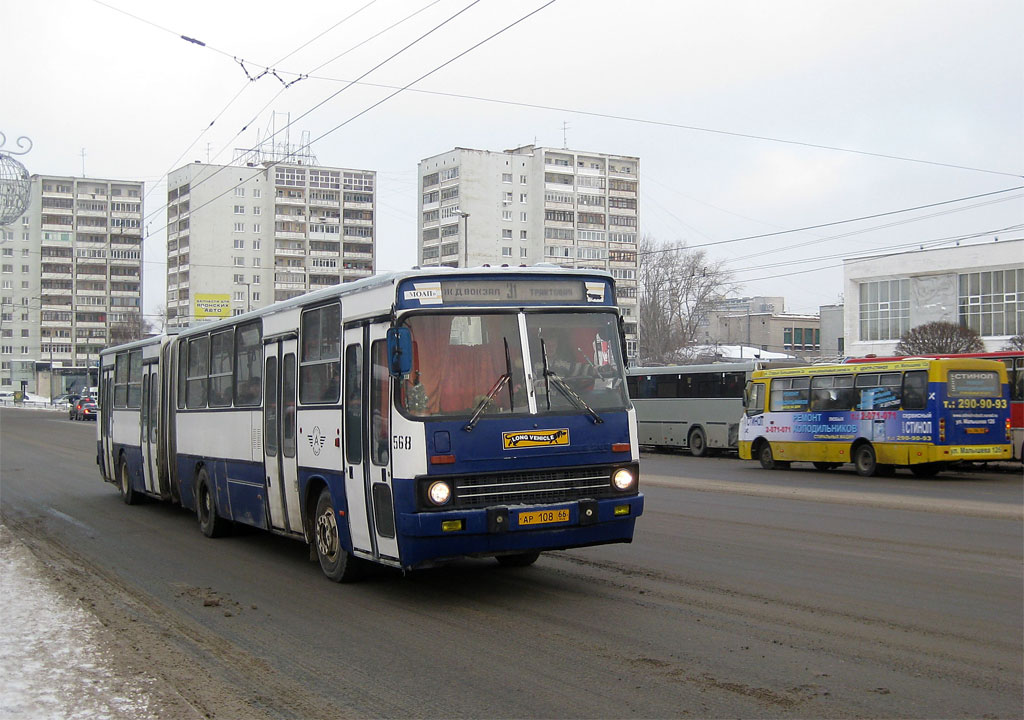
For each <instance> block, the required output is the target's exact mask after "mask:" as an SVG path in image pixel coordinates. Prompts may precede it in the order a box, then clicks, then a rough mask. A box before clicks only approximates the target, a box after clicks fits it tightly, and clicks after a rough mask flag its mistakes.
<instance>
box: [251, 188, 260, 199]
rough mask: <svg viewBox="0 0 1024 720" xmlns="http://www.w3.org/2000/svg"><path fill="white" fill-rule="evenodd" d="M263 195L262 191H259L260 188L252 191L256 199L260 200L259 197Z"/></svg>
mask: <svg viewBox="0 0 1024 720" xmlns="http://www.w3.org/2000/svg"><path fill="white" fill-rule="evenodd" d="M261 195H262V193H261V192H260V189H259V188H253V190H252V196H253V197H254V198H258V197H260V196H261Z"/></svg>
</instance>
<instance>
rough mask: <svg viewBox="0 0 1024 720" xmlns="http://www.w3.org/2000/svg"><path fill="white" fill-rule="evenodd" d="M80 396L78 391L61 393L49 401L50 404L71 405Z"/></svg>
mask: <svg viewBox="0 0 1024 720" xmlns="http://www.w3.org/2000/svg"><path fill="white" fill-rule="evenodd" d="M80 397H82V396H81V395H79V394H78V393H64V394H63V395H58V396H57V397H55V398H54V399H53V400H52V401H51V404H52V405H68V406H71V405H74V404H75V403H76V402H78V399H79V398H80Z"/></svg>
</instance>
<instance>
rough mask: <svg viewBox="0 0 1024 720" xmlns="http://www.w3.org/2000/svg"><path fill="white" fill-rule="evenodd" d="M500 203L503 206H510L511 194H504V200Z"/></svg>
mask: <svg viewBox="0 0 1024 720" xmlns="http://www.w3.org/2000/svg"><path fill="white" fill-rule="evenodd" d="M502 202H503V203H504V204H505V205H511V204H512V193H510V192H507V193H505V199H504V200H503V201H502Z"/></svg>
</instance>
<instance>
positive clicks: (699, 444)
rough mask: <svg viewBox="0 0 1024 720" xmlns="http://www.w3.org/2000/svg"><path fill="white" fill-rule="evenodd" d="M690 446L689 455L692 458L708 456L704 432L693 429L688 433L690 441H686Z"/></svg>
mask: <svg viewBox="0 0 1024 720" xmlns="http://www.w3.org/2000/svg"><path fill="white" fill-rule="evenodd" d="M687 444H688V445H689V446H690V454H691V455H693V456H694V457H707V454H708V440H707V438H706V437H705V436H704V431H703V430H701V429H700V428H694V429H693V430H691V431H690V439H689V440H688V441H687Z"/></svg>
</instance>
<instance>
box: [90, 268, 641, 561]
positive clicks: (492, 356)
mask: <svg viewBox="0 0 1024 720" xmlns="http://www.w3.org/2000/svg"><path fill="white" fill-rule="evenodd" d="M622 346H623V345H622V334H621V325H620V315H619V312H618V309H617V308H616V306H615V298H614V281H613V280H612V278H611V277H610V276H609V275H608V274H606V273H603V272H596V271H577V270H564V269H557V268H543V267H536V268H478V269H471V270H453V269H448V268H440V269H431V270H429V271H428V270H415V271H408V272H400V273H393V274H388V275H381V276H376V277H373V278H367V279H365V280H360V281H357V282H353V283H347V284H343V285H337V286H334V287H330V288H325V289H323V290H317V291H314V292H311V293H308V294H306V295H302V296H300V297H297V298H293V299H291V300H287V301H283V302H279V303H277V304H275V305H271V306H269V307H266V308H263V309H260V310H255V311H252V312H249V313H246V314H244V315H239V316H237V317H233V318H230V319H223V320H218V321H214V322H210V323H207V324H203V325H199V326H194V327H191V328H189V329H187V330H184V331H182V332H180V333H178V334H176V335H169V336H168V335H164V336H160V337H156V338H151V339H148V340H142V341H138V342H135V343H130V344H126V345H122V346H119V347H113V348H109V349H107V350H104V351H103V353H102V354H101V378H100V382H101V385H100V387H101V390H100V401H101V402H100V422H98V423H97V426H98V432H99V440H98V453H99V457H98V462H99V465H100V469H101V473H102V475H103V478H104V479H105V480H107V481H108V482H111V483H114V484H116V485H117V486H118V488H119V491H120V493H121V495H122V497H123V499H124V501H125V502H126V503H129V504H131V503H134V502H135V501H136V500H137V499H138V498H140V497H142V496H149V497H153V498H159V499H161V500H166V501H171V502H175V503H179V504H181V505H182V506H183V507H185V508H187V509H190V510H194V511H195V512H196V514H197V517H198V520H199V525H200V528H201V529H202V531H203V532H204V533H205V534H206V535H208V536H211V537H214V536H217V535H220V534H223V533H225V532H226V531H228V530H229V529H230V527H231V525H232V523H241V524H245V525H251V526H255V527H259V528H264V529H266V530H269V531H271V532H274V533H278V534H281V535H286V536H289V537H294V538H295V539H298V540H302V541H304V542H306V543H309V544H310V546H311V555H315V556H316V557H317V558H319V561H320V565H321V567H322V569H323V571H324V573H325V574H326V575H327V576H328V577H329V578H331V579H333V580H337V581H347V580H351V579H354V578H355V577H357V576H358V574H359V570H360V567H361V566H363V565H364V564H365V562H367V561H372V562H377V563H381V564H384V565H389V566H393V567H397V568H402V569H405V570H408V569H413V568H419V567H426V566H430V565H432V564H435V563H436V562H438V561H442V560H446V559H450V558H456V557H466V556H494V557H497V559H498V561H499V562H501V563H502V564H504V565H528V564H530V563H532V562H533V561H535V560H536V559H537V557H538V555H539V553H540V552H541V551H544V550H553V549H564V548H573V547H582V546H587V545H599V544H604V543H615V542H630V541H631V540H632V537H633V527H634V523H635V521H636V518H637V517H638V516H640V514H641V513H642V512H643V506H644V499H643V495H642V494H641V493H640V492H639V489H638V482H639V464H638V460H639V451H638V446H637V430H636V418H635V416H634V412H633V409H632V406H631V404H630V401H629V398H628V396H627V394H626V382H625V374H624V369H623V368H624V362H623V353H622Z"/></svg>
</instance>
